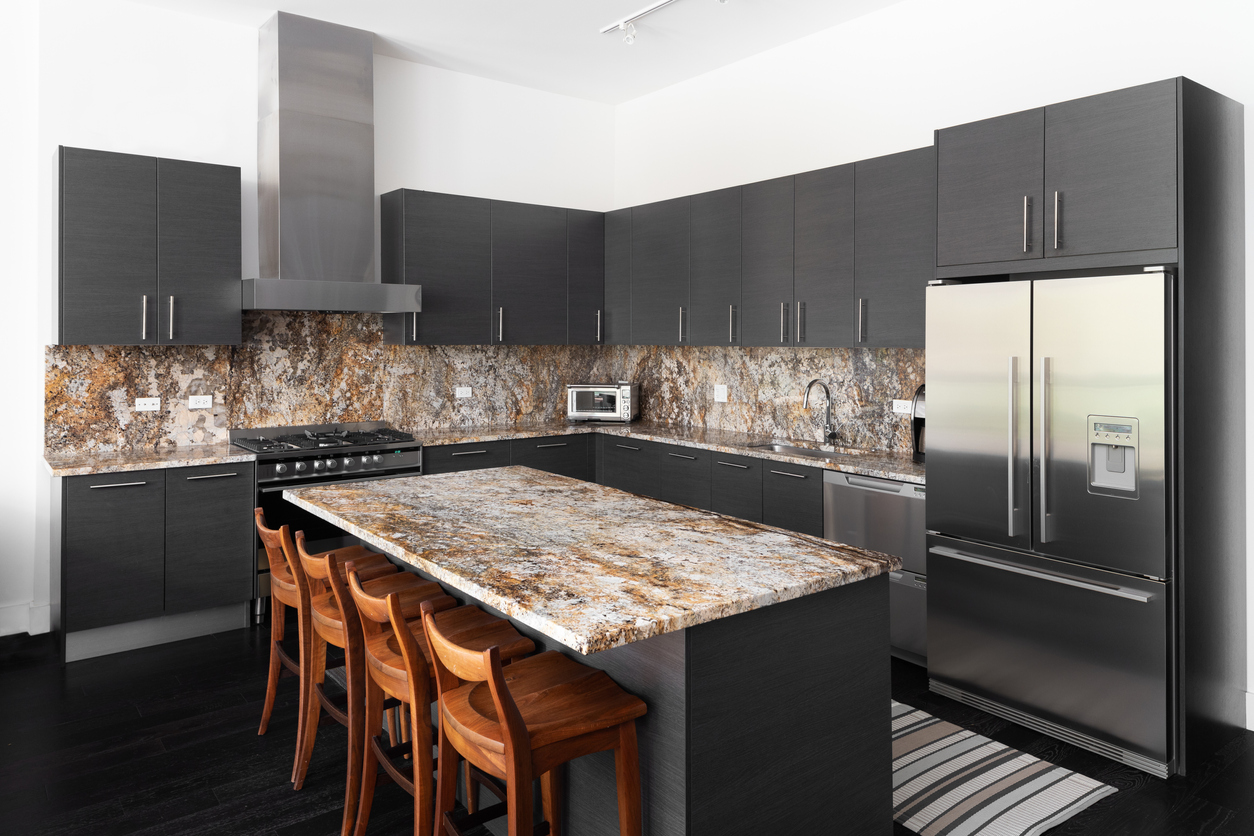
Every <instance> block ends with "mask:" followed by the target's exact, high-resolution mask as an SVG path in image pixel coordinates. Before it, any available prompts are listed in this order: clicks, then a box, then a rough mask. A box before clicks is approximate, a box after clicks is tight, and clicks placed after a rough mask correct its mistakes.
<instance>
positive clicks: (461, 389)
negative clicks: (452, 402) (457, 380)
mask: <svg viewBox="0 0 1254 836" xmlns="http://www.w3.org/2000/svg"><path fill="white" fill-rule="evenodd" d="M454 394H455V395H456V396H457V397H459V398H469V397H470V387H469V386H458V387H457V389H456V390H455V391H454Z"/></svg>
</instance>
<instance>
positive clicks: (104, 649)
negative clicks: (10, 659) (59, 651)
mask: <svg viewBox="0 0 1254 836" xmlns="http://www.w3.org/2000/svg"><path fill="white" fill-rule="evenodd" d="M248 612H249V611H248V604H247V603H243V604H230V605H229V606H225V607H215V608H214V609H210V610H198V611H196V612H186V613H179V614H177V615H163V616H159V617H157V618H148V619H145V620H143V621H131V622H128V623H126V624H113V625H110V626H109V627H96V628H95V629H92V630H80V631H79V632H77V633H67V634H66V636H65V661H67V662H77V661H79V660H81V659H92V658H94V657H96V656H106V655H108V654H110V653H121V652H123V651H126V650H137V649H139V648H141V647H152V646H153V645H157V644H166V643H167V642H177V641H182V640H183V639H193V638H196V637H197V636H207V635H209V634H210V633H221V632H224V631H226V630H236V629H238V628H240V627H246V626H248V623H249V622H248Z"/></svg>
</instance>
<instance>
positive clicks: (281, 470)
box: [274, 462, 287, 473]
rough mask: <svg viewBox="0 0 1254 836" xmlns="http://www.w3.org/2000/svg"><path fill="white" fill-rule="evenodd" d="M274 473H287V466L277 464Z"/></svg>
mask: <svg viewBox="0 0 1254 836" xmlns="http://www.w3.org/2000/svg"><path fill="white" fill-rule="evenodd" d="M274 472H275V473H287V465H285V464H283V463H281V462H280V463H279V464H276V465H275V466H274Z"/></svg>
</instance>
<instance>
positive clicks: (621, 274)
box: [602, 209, 632, 345]
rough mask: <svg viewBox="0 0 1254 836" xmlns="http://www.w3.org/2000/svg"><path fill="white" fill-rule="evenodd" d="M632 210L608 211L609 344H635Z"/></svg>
mask: <svg viewBox="0 0 1254 836" xmlns="http://www.w3.org/2000/svg"><path fill="white" fill-rule="evenodd" d="M631 214H632V210H630V209H617V210H615V211H613V212H606V213H605V314H604V317H605V321H604V322H603V323H602V325H603V327H604V329H605V330H604V332H603V333H604V335H605V344H606V345H631V342H632V340H631Z"/></svg>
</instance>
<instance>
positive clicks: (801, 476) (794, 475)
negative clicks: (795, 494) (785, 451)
mask: <svg viewBox="0 0 1254 836" xmlns="http://www.w3.org/2000/svg"><path fill="white" fill-rule="evenodd" d="M771 472H772V473H774V474H775V475H776V476H791V477H792V478H794V479H804V478H806V477H805V474H803V473H788V472H786V471H783V470H772V471H771Z"/></svg>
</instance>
